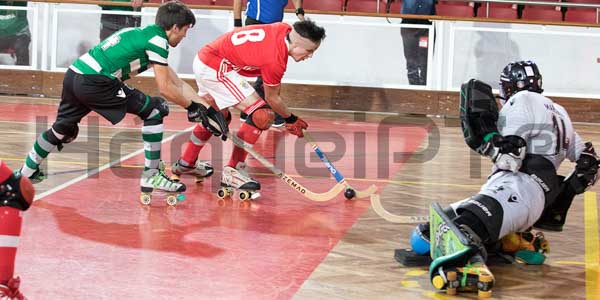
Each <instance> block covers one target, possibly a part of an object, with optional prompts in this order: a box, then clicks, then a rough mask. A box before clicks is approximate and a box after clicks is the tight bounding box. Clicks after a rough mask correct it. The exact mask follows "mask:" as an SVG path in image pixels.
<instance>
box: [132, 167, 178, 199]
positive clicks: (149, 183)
mask: <svg viewBox="0 0 600 300" xmlns="http://www.w3.org/2000/svg"><path fill="white" fill-rule="evenodd" d="M140 185H141V187H142V194H141V195H140V202H141V203H142V204H144V205H149V204H150V203H151V202H152V193H153V192H154V193H156V194H158V195H165V196H166V200H167V204H168V205H170V206H175V205H177V202H178V201H183V200H185V195H184V194H182V193H183V192H185V184H183V183H181V182H176V181H173V180H171V179H169V177H168V176H167V175H166V174H165V164H164V162H162V161H161V162H160V164H159V168H158V169H148V170H146V171H144V172H143V173H142V178H141V179H140Z"/></svg>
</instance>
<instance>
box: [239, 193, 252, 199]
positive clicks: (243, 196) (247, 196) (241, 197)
mask: <svg viewBox="0 0 600 300" xmlns="http://www.w3.org/2000/svg"><path fill="white" fill-rule="evenodd" d="M238 197H239V198H240V200H241V201H244V200H249V199H250V192H248V191H241V192H240V193H239V194H238Z"/></svg>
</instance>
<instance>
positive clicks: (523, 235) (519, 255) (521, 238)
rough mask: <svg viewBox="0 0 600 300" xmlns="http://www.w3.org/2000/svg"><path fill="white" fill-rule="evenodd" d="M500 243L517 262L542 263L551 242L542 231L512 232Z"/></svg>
mask: <svg viewBox="0 0 600 300" xmlns="http://www.w3.org/2000/svg"><path fill="white" fill-rule="evenodd" d="M500 243H501V251H502V252H503V253H505V254H508V255H512V256H513V258H514V260H515V261H516V262H518V263H522V264H528V265H541V264H543V263H544V261H545V260H546V254H547V253H549V252H550V244H549V243H548V240H547V239H546V238H545V236H544V233H543V232H540V231H533V230H528V231H524V232H514V233H510V234H508V235H506V236H505V237H503V238H502V240H501V241H500Z"/></svg>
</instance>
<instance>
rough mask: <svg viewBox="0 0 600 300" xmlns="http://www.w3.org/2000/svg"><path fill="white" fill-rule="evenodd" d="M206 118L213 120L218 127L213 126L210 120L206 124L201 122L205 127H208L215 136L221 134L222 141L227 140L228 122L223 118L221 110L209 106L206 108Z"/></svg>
mask: <svg viewBox="0 0 600 300" xmlns="http://www.w3.org/2000/svg"><path fill="white" fill-rule="evenodd" d="M208 118H209V120H212V121H213V124H214V123H216V124H217V125H218V126H219V128H217V127H215V126H213V125H212V124H211V123H210V122H207V124H206V125H205V124H202V125H203V126H204V127H206V129H208V130H209V131H210V132H211V133H212V134H214V135H215V136H221V139H222V140H223V141H226V140H227V135H228V134H229V124H228V123H227V120H226V119H225V116H224V115H223V113H222V112H220V111H217V110H216V109H214V108H212V107H209V108H208Z"/></svg>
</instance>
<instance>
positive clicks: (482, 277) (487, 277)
mask: <svg viewBox="0 0 600 300" xmlns="http://www.w3.org/2000/svg"><path fill="white" fill-rule="evenodd" d="M479 281H480V282H486V283H487V282H493V281H494V278H493V277H492V276H490V275H488V274H481V275H479Z"/></svg>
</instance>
